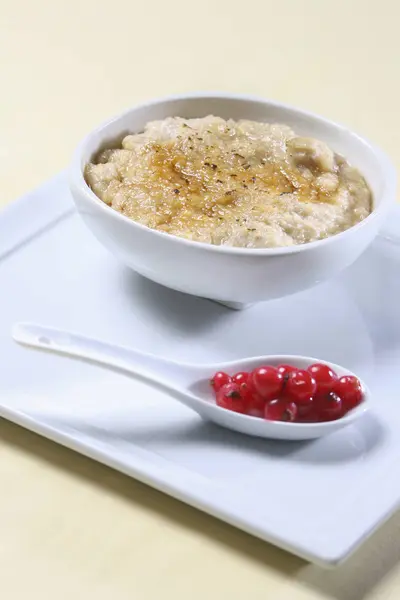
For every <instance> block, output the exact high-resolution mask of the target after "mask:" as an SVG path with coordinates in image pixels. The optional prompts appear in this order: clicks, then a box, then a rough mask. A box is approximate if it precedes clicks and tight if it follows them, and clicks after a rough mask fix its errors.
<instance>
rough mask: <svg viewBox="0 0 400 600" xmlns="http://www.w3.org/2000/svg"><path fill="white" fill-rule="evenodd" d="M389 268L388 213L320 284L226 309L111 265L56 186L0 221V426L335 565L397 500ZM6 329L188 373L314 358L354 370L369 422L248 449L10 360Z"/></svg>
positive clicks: (101, 385)
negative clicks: (198, 366)
mask: <svg viewBox="0 0 400 600" xmlns="http://www.w3.org/2000/svg"><path fill="white" fill-rule="evenodd" d="M399 266H400V209H396V210H395V211H394V213H393V215H392V217H391V219H390V222H389V223H388V225H387V227H386V228H385V229H384V231H383V232H382V235H381V236H380V237H379V238H378V239H377V240H376V242H375V243H374V244H373V246H372V247H371V248H370V249H369V250H368V251H367V252H366V253H365V254H364V255H363V257H361V259H359V261H358V262H357V263H356V264H355V265H354V266H353V267H351V268H350V269H348V270H347V271H346V273H344V274H343V275H342V276H341V277H339V278H338V279H336V280H335V281H332V282H329V283H326V284H323V285H320V286H319V287H316V288H314V289H313V290H311V291H308V292H303V293H301V294H297V295H295V296H291V297H289V298H284V299H281V300H276V301H273V302H269V303H264V304H258V305H254V306H252V307H250V308H248V309H247V310H246V311H232V310H229V309H228V308H226V307H224V306H221V305H218V304H216V303H212V302H209V301H207V300H202V299H199V298H194V297H190V296H185V295H183V294H179V293H177V292H174V291H171V290H168V289H166V288H162V287H160V286H158V285H156V284H154V283H152V282H150V281H147V280H145V279H143V278H142V277H140V276H138V275H136V274H135V273H133V272H131V271H130V270H128V269H126V268H125V267H123V266H121V265H120V264H118V263H117V262H116V261H115V259H114V258H113V257H112V256H111V255H109V254H108V253H107V252H106V251H105V250H104V249H103V248H102V246H100V245H99V244H98V242H96V240H94V239H93V238H92V236H91V235H90V233H89V232H88V231H87V230H86V228H85V227H84V225H83V223H82V222H81V220H80V218H79V217H78V215H77V214H76V213H75V211H74V209H73V206H72V201H71V199H70V196H69V193H68V190H67V187H66V184H65V181H64V176H63V175H61V176H58V177H56V178H55V179H53V180H51V181H50V182H48V183H47V184H45V185H44V186H42V187H41V188H39V189H38V190H36V191H34V192H32V193H31V194H29V195H27V196H26V197H24V198H23V199H21V200H20V201H18V202H16V203H14V204H13V205H11V207H9V208H8V209H6V210H5V211H3V213H2V214H0V289H1V297H0V298H1V300H0V308H1V312H0V355H1V356H2V360H1V361H0V415H1V416H3V417H4V418H7V419H9V420H11V421H14V422H16V423H19V424H20V425H22V426H24V427H27V428H28V429H31V430H33V431H36V432H38V433H40V434H42V435H44V436H46V437H48V438H50V439H52V440H54V441H57V442H59V443H61V444H64V445H66V446H68V447H70V448H73V449H75V450H77V451H79V452H81V453H83V454H86V455H88V456H90V457H92V458H94V459H96V460H98V461H101V462H103V463H105V464H107V465H110V466H112V467H114V468H116V469H119V470H120V471H123V472H124V473H127V474H128V475H131V476H132V477H135V478H137V479H139V480H141V481H143V482H145V483H147V484H149V485H151V486H153V487H155V488H157V489H159V490H162V491H164V492H166V493H168V494H170V495H172V496H174V497H176V498H179V499H180V500H182V501H184V502H187V503H188V504H191V505H193V506H196V507H198V508H199V509H201V510H204V511H206V512H208V513H210V514H212V515H214V516H216V517H218V518H220V519H223V520H224V521H227V522H228V523H231V524H232V525H235V526H236V527H240V528H242V529H244V530H246V531H248V532H250V533H252V534H254V535H256V536H258V537H260V538H263V539H265V540H268V541H269V542H272V543H274V544H276V545H278V546H281V547H282V548H285V549H287V550H289V551H291V552H294V553H296V554H299V555H301V556H303V557H305V558H307V559H309V560H311V561H314V562H317V563H320V564H325V565H333V564H336V563H337V562H339V561H341V560H342V559H344V558H345V557H346V556H347V555H348V554H349V553H350V552H352V551H353V550H354V549H355V548H356V547H357V545H359V544H360V543H361V542H362V541H363V540H364V539H365V538H366V537H367V536H368V535H369V534H370V533H371V531H372V530H373V529H374V528H375V527H376V526H377V525H378V524H379V523H381V522H382V521H383V520H384V519H386V518H387V517H388V516H389V515H390V514H391V513H392V512H393V511H394V510H395V509H396V507H397V506H398V504H399V501H400V478H399V477H397V475H396V473H397V465H398V457H399V455H400V403H399V398H398V388H397V386H398V382H399V376H398V365H399V362H400V318H399V309H398V301H399V300H398V299H399V297H400V277H399V273H400V271H399ZM239 285H240V282H239ZM21 320H23V321H34V322H37V323H41V324H47V325H51V326H54V327H59V328H63V329H72V330H75V331H79V332H81V333H83V334H86V335H92V336H96V337H99V338H104V339H106V340H109V341H111V342H115V343H121V344H125V345H131V346H135V347H138V348H140V349H142V350H144V351H148V352H153V353H155V354H160V355H163V356H168V357H171V358H175V359H179V360H187V361H190V362H193V361H198V362H201V361H202V362H212V361H223V360H230V359H234V358H241V357H246V356H251V355H261V354H280V353H282V354H289V353H293V354H304V355H309V356H317V357H320V358H321V360H323V359H325V360H330V361H333V362H337V363H339V364H342V365H344V366H347V367H348V368H349V369H350V370H353V371H355V372H358V373H359V374H360V376H361V377H362V378H364V379H365V381H366V383H367V384H368V385H369V386H370V388H371V390H372V392H373V403H374V404H373V409H372V411H371V413H370V414H369V415H366V416H365V417H364V418H363V419H361V420H360V421H359V422H358V423H357V424H356V425H354V426H351V427H348V428H346V429H344V430H342V431H339V432H337V433H335V434H334V435H331V436H329V437H327V438H325V439H320V440H316V441H313V442H302V443H285V442H273V441H266V440H257V439H252V438H248V437H245V436H241V435H239V434H235V433H233V432H229V431H225V430H222V429H219V428H218V427H217V426H214V425H211V424H209V423H205V422H203V421H201V419H200V418H199V417H198V416H197V415H196V414H194V413H192V412H191V411H190V410H188V409H186V408H184V407H182V406H180V405H178V404H176V403H174V401H173V400H171V399H169V398H168V397H167V396H164V395H162V394H161V393H160V392H156V391H154V390H152V389H151V388H150V387H147V386H146V385H144V384H141V383H139V382H137V381H135V380H134V379H130V378H128V377H124V376H122V375H117V374H116V373H109V372H107V371H106V370H102V369H101V368H98V367H95V366H91V365H88V364H84V363H80V362H76V361H73V360H70V359H67V358H63V357H59V356H52V355H49V354H44V353H41V352H38V351H33V350H29V349H26V348H21V347H18V346H17V345H16V344H14V343H13V341H12V340H11V337H10V331H11V327H12V324H13V323H14V322H16V321H21Z"/></svg>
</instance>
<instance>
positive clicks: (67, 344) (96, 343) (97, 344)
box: [12, 323, 197, 408]
mask: <svg viewBox="0 0 400 600" xmlns="http://www.w3.org/2000/svg"><path fill="white" fill-rule="evenodd" d="M12 336H13V339H14V340H15V341H16V342H18V343H20V344H23V345H25V346H30V347H33V348H40V349H42V350H47V351H49V352H54V353H57V354H63V355H67V356H71V357H73V358H80V359H83V360H86V361H89V362H91V363H95V364H98V365H101V366H103V367H107V368H109V369H113V370H117V371H122V372H124V373H129V374H131V375H135V377H137V378H139V379H142V380H144V381H146V382H147V383H149V384H151V385H153V386H154V387H157V388H159V389H162V390H163V391H165V392H167V393H168V394H169V395H170V396H172V397H174V398H175V399H176V400H178V401H179V402H182V403H183V404H186V405H187V406H190V407H191V408H193V407H194V406H193V405H194V403H196V402H197V401H196V399H195V398H194V397H191V396H190V394H189V393H188V392H186V391H184V389H182V388H180V387H179V386H178V385H177V384H176V383H175V382H176V381H183V382H184V381H185V368H184V367H183V366H181V365H179V364H178V363H174V362H172V361H168V360H165V359H163V358H159V357H157V356H154V355H152V354H146V353H144V352H140V351H139V350H134V349H131V348H124V347H122V346H116V345H114V344H109V343H107V342H102V341H100V340H96V339H92V338H89V337H85V336H83V335H79V334H76V333H71V332H68V331H62V330H59V329H53V328H51V327H44V326H42V325H36V324H34V323H17V324H16V325H14V328H13V331H12ZM183 385H184V384H183Z"/></svg>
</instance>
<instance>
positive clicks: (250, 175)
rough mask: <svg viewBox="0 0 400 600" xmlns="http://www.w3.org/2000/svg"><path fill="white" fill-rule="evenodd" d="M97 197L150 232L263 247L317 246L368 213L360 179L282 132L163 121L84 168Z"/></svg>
mask: <svg viewBox="0 0 400 600" xmlns="http://www.w3.org/2000/svg"><path fill="white" fill-rule="evenodd" d="M85 177H86V181H87V183H88V184H89V186H90V187H91V189H92V190H93V191H94V193H95V194H97V196H98V197H99V198H100V199H101V200H103V201H104V202H105V203H106V204H108V205H109V206H111V207H112V208H114V209H115V210H117V211H118V212H120V213H122V214H123V215H125V216H127V217H129V218H130V219H133V220H134V221H137V222H138V223H141V224H142V225H146V226H147V227H150V228H152V229H157V230H158V231H164V232H167V233H170V234H173V235H176V236H180V237H183V238H187V239H190V240H195V241H198V242H206V243H210V244H217V245H226V246H241V247H245V248H267V247H277V246H290V245H293V244H304V243H306V242H312V241H315V240H320V239H323V238H326V237H329V236H331V235H334V234H336V233H339V232H341V231H344V230H345V229H348V228H349V227H352V226H353V225H355V224H356V223H358V222H359V221H362V220H363V219H365V217H367V216H368V214H369V213H370V212H371V209H372V196H371V192H370V189H369V187H368V185H367V183H366V181H365V179H364V177H363V176H362V175H361V173H360V172H359V171H358V170H357V169H355V168H354V167H351V166H350V165H349V164H348V163H347V162H346V160H345V159H344V158H343V157H341V156H339V155H337V154H335V153H334V152H333V151H332V150H331V149H330V148H329V147H328V146H327V145H326V144H325V143H324V142H321V141H319V140H316V139H313V138H306V137H298V136H297V135H296V134H295V132H294V131H293V130H292V129H291V128H290V127H288V126H286V125H281V124H270V123H258V122H255V121H245V120H243V121H232V120H228V121H225V120H224V119H221V118H218V117H214V116H208V117H205V118H201V119H200V118H199V119H182V118H179V117H169V118H167V119H165V120H163V121H154V122H152V123H148V124H147V125H146V128H145V130H144V132H143V133H139V134H134V135H127V136H126V137H125V138H124V139H123V140H122V145H121V147H119V148H111V149H107V150H103V151H102V152H100V153H99V154H98V155H97V157H96V159H95V161H94V162H93V163H90V164H88V165H87V166H86V170H85Z"/></svg>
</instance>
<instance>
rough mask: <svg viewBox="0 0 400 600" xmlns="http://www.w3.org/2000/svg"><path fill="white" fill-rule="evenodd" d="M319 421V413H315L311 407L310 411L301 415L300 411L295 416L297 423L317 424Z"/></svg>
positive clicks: (315, 410) (313, 407)
mask: <svg viewBox="0 0 400 600" xmlns="http://www.w3.org/2000/svg"><path fill="white" fill-rule="evenodd" d="M319 420H320V417H319V413H318V412H317V409H316V408H315V406H312V407H311V409H310V410H308V411H306V412H305V413H303V414H302V413H301V411H299V413H298V415H297V421H299V423H318V421H319Z"/></svg>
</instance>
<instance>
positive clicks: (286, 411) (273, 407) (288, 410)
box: [264, 398, 297, 422]
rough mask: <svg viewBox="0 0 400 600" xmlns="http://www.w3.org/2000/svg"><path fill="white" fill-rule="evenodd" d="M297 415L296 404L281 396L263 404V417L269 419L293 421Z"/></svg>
mask: <svg viewBox="0 0 400 600" xmlns="http://www.w3.org/2000/svg"><path fill="white" fill-rule="evenodd" d="M296 416H297V406H296V405H295V403H294V402H287V401H286V400H284V399H283V398H277V399H275V400H270V401H269V402H267V404H266V405H265V410H264V418H265V419H267V420H269V421H289V422H290V421H294V420H295V419H296Z"/></svg>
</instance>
